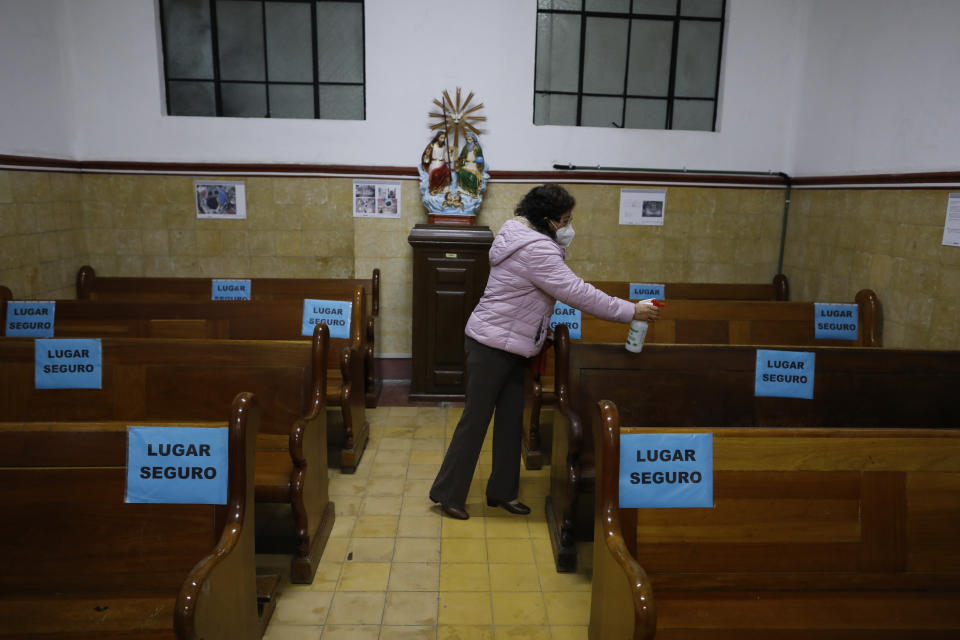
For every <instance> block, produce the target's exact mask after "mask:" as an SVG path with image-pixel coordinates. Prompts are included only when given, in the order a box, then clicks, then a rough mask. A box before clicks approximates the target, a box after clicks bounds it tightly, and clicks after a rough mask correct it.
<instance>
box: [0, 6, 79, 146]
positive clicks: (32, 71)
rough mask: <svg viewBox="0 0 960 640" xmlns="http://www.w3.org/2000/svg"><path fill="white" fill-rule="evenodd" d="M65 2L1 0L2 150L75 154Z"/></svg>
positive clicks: (0, 95)
mask: <svg viewBox="0 0 960 640" xmlns="http://www.w3.org/2000/svg"><path fill="white" fill-rule="evenodd" d="M67 44H68V40H67V35H66V33H65V30H64V25H63V0H29V1H25V0H0V154H9V155H25V156H43V157H48V158H49V157H52V158H73V157H74V148H73V145H74V135H75V131H74V130H73V126H72V122H71V120H70V114H71V112H72V109H71V105H70V102H69V99H68V89H67V87H68V82H67V78H66V76H67V75H68V74H67V62H66V57H67V51H66V47H67Z"/></svg>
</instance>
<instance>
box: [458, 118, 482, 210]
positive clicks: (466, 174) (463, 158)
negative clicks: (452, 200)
mask: <svg viewBox="0 0 960 640" xmlns="http://www.w3.org/2000/svg"><path fill="white" fill-rule="evenodd" d="M481 182H483V149H481V148H480V140H479V139H477V134H475V133H468V134H467V141H466V143H464V145H463V148H462V149H461V150H460V155H459V156H458V157H457V184H459V185H460V188H461V189H463V190H464V191H466V192H467V193H469V194H470V195H472V196H473V197H474V198H476V197H477V195H478V194H479V189H480V183H481Z"/></svg>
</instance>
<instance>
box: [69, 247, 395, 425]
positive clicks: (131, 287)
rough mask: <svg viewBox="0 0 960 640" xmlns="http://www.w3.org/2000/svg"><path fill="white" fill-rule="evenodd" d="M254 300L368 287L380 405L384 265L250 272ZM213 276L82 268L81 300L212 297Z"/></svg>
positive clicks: (372, 397)
mask: <svg viewBox="0 0 960 640" xmlns="http://www.w3.org/2000/svg"><path fill="white" fill-rule="evenodd" d="M249 280H250V299H251V300H300V301H302V300H303V299H304V298H311V299H316V300H352V299H353V292H354V290H355V289H356V288H357V287H363V290H364V296H363V300H364V304H363V308H362V310H361V324H360V327H361V328H362V329H361V335H362V339H363V347H362V349H363V353H364V358H363V360H364V389H365V391H364V393H365V402H366V406H367V407H370V408H374V407H376V406H377V402H378V399H379V397H380V391H381V390H382V388H383V378H382V377H381V375H380V373H379V371H378V370H377V366H376V360H375V359H374V355H375V350H376V344H377V318H379V317H380V269H374V270H373V274H372V275H371V277H370V278H250V279H249ZM211 286H212V283H211V278H148V277H103V276H98V275H97V273H96V271H95V270H94V268H93V267H91V266H89V265H84V266H82V267H80V269H79V270H78V271H77V299H78V300H116V301H124V300H131V301H132V300H137V301H154V302H161V301H166V302H173V301H177V300H195V301H204V300H210V297H211Z"/></svg>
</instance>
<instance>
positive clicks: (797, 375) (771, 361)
mask: <svg viewBox="0 0 960 640" xmlns="http://www.w3.org/2000/svg"><path fill="white" fill-rule="evenodd" d="M816 357H817V354H816V353H814V352H812V351H774V350H772V349H757V367H756V374H755V380H754V395H755V396H766V397H774V398H805V399H807V400H810V399H812V398H813V380H814V372H815V368H816Z"/></svg>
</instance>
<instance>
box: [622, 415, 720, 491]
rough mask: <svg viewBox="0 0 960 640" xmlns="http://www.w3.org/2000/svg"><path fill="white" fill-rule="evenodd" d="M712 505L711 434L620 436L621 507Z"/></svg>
mask: <svg viewBox="0 0 960 640" xmlns="http://www.w3.org/2000/svg"><path fill="white" fill-rule="evenodd" d="M712 506H713V434H712V433H624V434H621V435H620V507H621V508H626V507H640V508H664V507H666V508H688V507H712Z"/></svg>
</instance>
